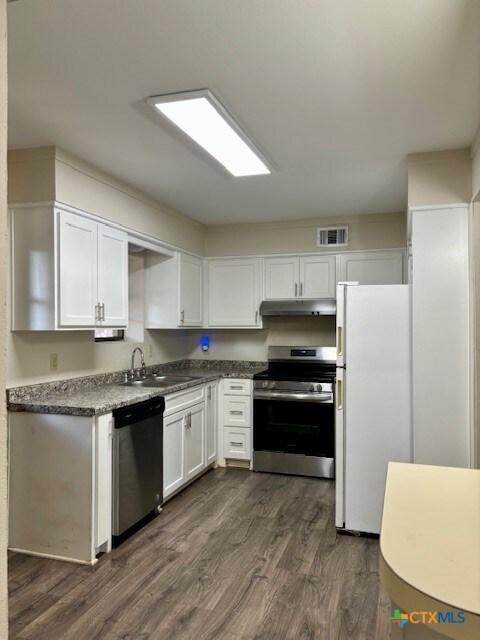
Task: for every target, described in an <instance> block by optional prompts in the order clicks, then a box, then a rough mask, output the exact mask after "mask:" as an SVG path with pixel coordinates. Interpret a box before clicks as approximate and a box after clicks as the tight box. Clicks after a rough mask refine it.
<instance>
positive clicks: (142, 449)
mask: <svg viewBox="0 0 480 640" xmlns="http://www.w3.org/2000/svg"><path fill="white" fill-rule="evenodd" d="M164 408H165V400H164V399H163V398H154V399H153V400H147V401H146V402H141V403H139V404H134V405H131V406H128V407H123V408H121V409H117V410H115V411H114V412H113V418H114V426H115V429H114V448H113V452H114V453H113V535H114V536H120V535H121V534H124V533H125V532H126V531H127V530H128V529H130V527H133V526H134V525H135V524H137V523H138V522H139V521H140V520H142V518H144V517H145V516H147V515H148V514H150V513H152V512H154V511H155V510H159V507H160V505H161V504H162V500H163V495H162V494H163V411H164Z"/></svg>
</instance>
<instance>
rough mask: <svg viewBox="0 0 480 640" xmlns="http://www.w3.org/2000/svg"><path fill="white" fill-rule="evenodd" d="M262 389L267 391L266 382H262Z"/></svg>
mask: <svg viewBox="0 0 480 640" xmlns="http://www.w3.org/2000/svg"><path fill="white" fill-rule="evenodd" d="M262 387H263V388H264V389H267V388H268V382H267V381H266V380H265V382H262Z"/></svg>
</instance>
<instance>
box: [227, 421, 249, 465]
mask: <svg viewBox="0 0 480 640" xmlns="http://www.w3.org/2000/svg"><path fill="white" fill-rule="evenodd" d="M223 455H224V457H225V458H236V459H237V460H250V429H245V428H242V427H224V429H223Z"/></svg>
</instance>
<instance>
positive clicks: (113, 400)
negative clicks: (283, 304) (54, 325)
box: [7, 360, 266, 417]
mask: <svg viewBox="0 0 480 640" xmlns="http://www.w3.org/2000/svg"><path fill="white" fill-rule="evenodd" d="M175 365H177V366H175ZM202 365H204V366H202ZM265 368H266V363H264V362H239V361H219V360H217V361H213V362H212V361H209V362H207V363H204V361H179V362H177V363H168V364H167V365H163V366H161V365H159V366H154V367H148V371H147V372H148V373H149V374H151V373H153V372H158V373H162V374H168V373H171V374H177V375H191V376H197V378H196V379H195V380H186V381H184V382H177V383H176V384H173V385H171V386H169V387H163V388H158V387H140V388H139V387H127V386H121V385H120V384H119V383H120V382H121V381H122V380H123V378H124V374H125V372H124V371H121V372H115V373H112V374H100V375H98V376H87V377H84V378H74V379H72V380H62V381H56V382H49V383H43V384H38V385H30V386H26V387H16V388H14V389H7V406H8V410H9V411H28V412H30V413H50V414H64V415H73V416H87V417H91V416H96V415H100V414H102V413H109V412H110V411H112V410H113V409H118V408H120V407H126V406H128V405H131V404H135V403H137V402H142V401H143V400H149V399H150V398H156V397H162V396H166V395H168V394H170V393H175V392H176V391H182V390H183V389H188V388H190V387H195V386H197V385H199V384H205V383H207V382H212V381H213V380H218V379H220V378H243V379H251V378H253V376H254V375H255V373H258V372H259V371H263V370H264V369H265Z"/></svg>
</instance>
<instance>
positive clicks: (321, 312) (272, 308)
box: [260, 299, 337, 316]
mask: <svg viewBox="0 0 480 640" xmlns="http://www.w3.org/2000/svg"><path fill="white" fill-rule="evenodd" d="M336 313H337V303H336V300H327V299H322V300H268V301H266V302H262V304H261V305H260V315H262V316H334V315H336Z"/></svg>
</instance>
